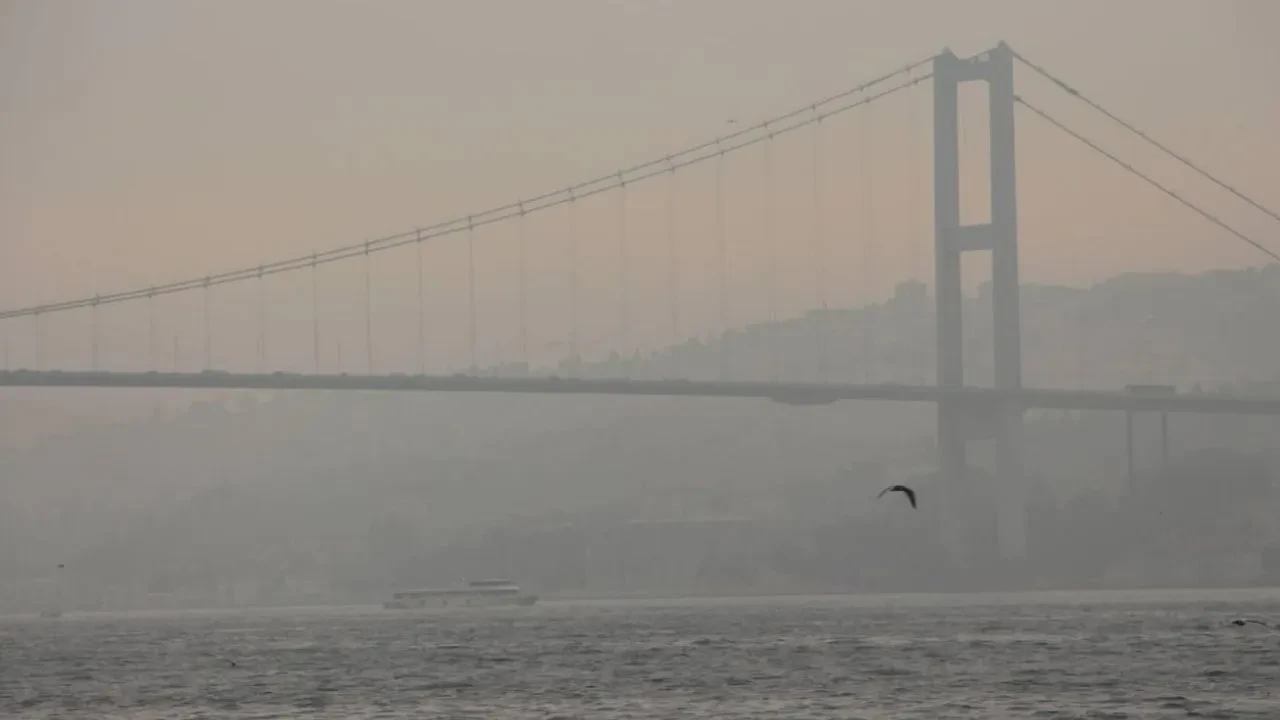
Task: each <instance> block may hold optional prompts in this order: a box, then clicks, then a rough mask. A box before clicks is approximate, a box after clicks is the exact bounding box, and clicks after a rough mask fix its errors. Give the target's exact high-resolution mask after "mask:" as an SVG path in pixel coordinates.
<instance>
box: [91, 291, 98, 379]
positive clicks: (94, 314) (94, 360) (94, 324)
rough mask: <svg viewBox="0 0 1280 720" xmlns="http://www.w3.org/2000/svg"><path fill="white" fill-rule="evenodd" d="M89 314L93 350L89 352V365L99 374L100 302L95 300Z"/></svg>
mask: <svg viewBox="0 0 1280 720" xmlns="http://www.w3.org/2000/svg"><path fill="white" fill-rule="evenodd" d="M89 314H90V319H89V324H90V328H89V335H90V337H89V344H90V346H91V349H90V351H89V354H90V359H89V365H90V367H91V368H92V369H93V371H94V372H97V371H98V300H96V299H95V300H94V301H93V304H92V305H90V306H89Z"/></svg>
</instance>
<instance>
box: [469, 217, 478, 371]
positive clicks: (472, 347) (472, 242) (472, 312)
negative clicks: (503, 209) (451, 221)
mask: <svg viewBox="0 0 1280 720" xmlns="http://www.w3.org/2000/svg"><path fill="white" fill-rule="evenodd" d="M467 347H468V349H469V356H470V362H471V374H472V375H474V374H476V371H477V369H478V368H479V364H478V363H477V361H476V233H475V222H474V220H473V219H472V218H471V217H468V218H467Z"/></svg>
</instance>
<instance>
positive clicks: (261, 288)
mask: <svg viewBox="0 0 1280 720" xmlns="http://www.w3.org/2000/svg"><path fill="white" fill-rule="evenodd" d="M266 371H267V282H266V278H265V277H263V274H262V266H261V265H259V266H258V372H260V373H265V372H266Z"/></svg>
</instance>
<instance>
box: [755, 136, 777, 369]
mask: <svg viewBox="0 0 1280 720" xmlns="http://www.w3.org/2000/svg"><path fill="white" fill-rule="evenodd" d="M765 131H766V132H767V133H768V139H766V140H765V141H764V143H763V144H762V146H761V148H762V152H763V155H764V181H765V191H764V197H763V198H762V199H761V200H760V211H761V212H762V213H764V222H763V223H762V224H763V225H764V232H765V242H766V243H767V244H768V246H769V266H768V268H767V269H766V272H767V274H768V277H767V280H766V282H768V284H769V287H768V294H769V298H768V300H769V307H768V310H769V337H768V340H767V342H768V343H769V381H770V382H777V381H778V373H779V365H780V358H779V356H778V332H779V329H778V229H777V218H776V217H775V215H776V212H777V209H776V207H775V203H776V202H777V197H776V193H777V188H776V182H777V179H776V178H775V177H774V169H773V131H772V130H770V129H769V125H768V123H766V124H765Z"/></svg>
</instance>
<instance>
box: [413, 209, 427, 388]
mask: <svg viewBox="0 0 1280 720" xmlns="http://www.w3.org/2000/svg"><path fill="white" fill-rule="evenodd" d="M414 235H415V238H414V239H415V241H416V245H415V247H416V248H417V261H418V262H417V266H418V374H419V375H426V374H427V308H426V299H425V296H426V280H425V279H424V278H423V273H424V272H425V270H424V269H423V267H422V230H420V229H419V230H415V231H414Z"/></svg>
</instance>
